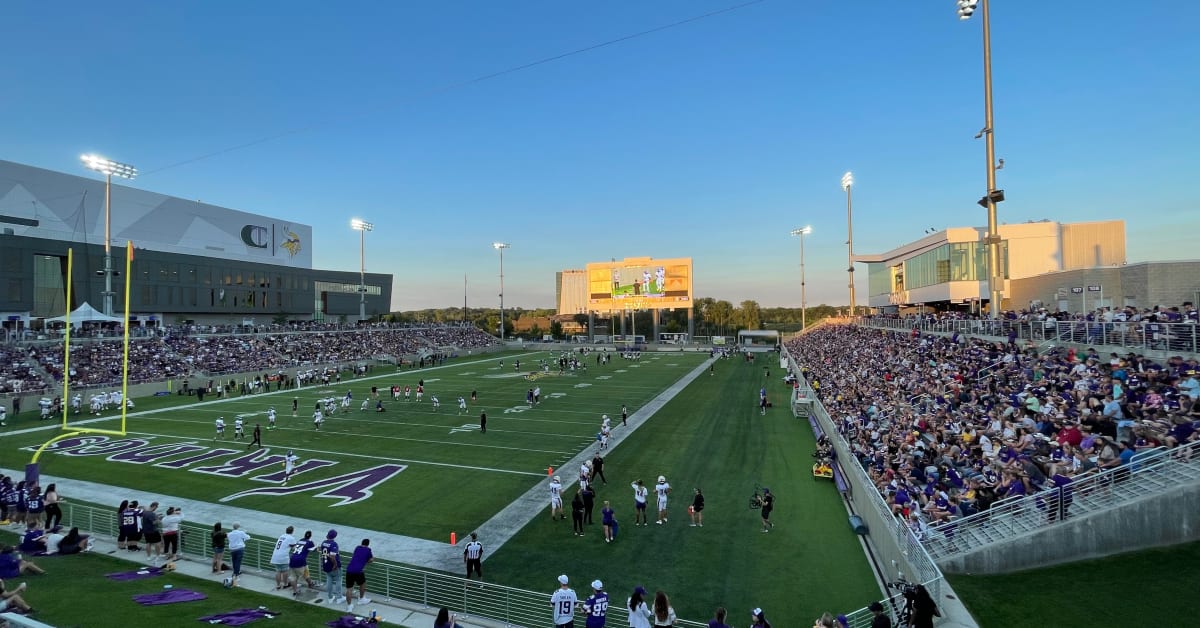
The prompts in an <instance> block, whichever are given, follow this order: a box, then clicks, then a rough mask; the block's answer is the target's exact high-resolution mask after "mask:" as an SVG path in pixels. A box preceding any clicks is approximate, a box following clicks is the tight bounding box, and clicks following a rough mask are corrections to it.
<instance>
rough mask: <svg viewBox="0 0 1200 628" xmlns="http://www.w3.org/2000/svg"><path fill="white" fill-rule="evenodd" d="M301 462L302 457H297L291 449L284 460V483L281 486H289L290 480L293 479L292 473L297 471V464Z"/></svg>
mask: <svg viewBox="0 0 1200 628" xmlns="http://www.w3.org/2000/svg"><path fill="white" fill-rule="evenodd" d="M299 460H300V456H297V455H296V454H295V453H293V452H292V450H290V449H289V450H288V452H287V455H286V456H284V458H283V483H282V484H280V486H287V483H288V480H290V479H291V478H292V473H294V472H295V471H296V463H297V462H299Z"/></svg>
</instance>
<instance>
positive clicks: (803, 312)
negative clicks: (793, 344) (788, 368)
mask: <svg viewBox="0 0 1200 628" xmlns="http://www.w3.org/2000/svg"><path fill="white" fill-rule="evenodd" d="M810 233H812V227H801V228H799V229H792V235H794V236H800V329H805V328H807V327H808V303H807V301H808V299H807V295H805V293H804V236H806V235H808V234H810Z"/></svg>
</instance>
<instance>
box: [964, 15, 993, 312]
mask: <svg viewBox="0 0 1200 628" xmlns="http://www.w3.org/2000/svg"><path fill="white" fill-rule="evenodd" d="M990 4H991V3H989V2H988V1H987V0H958V19H960V20H969V19H971V16H972V15H973V14H974V13H975V9H976V7H978V8H979V9H980V14H981V16H980V17H981V18H982V20H983V128H982V129H981V130H980V131H979V133H977V134H976V135H975V139H979V138H980V137H982V138H984V144H985V151H986V152H987V195H986V196H984V197H983V198H981V199H979V204H980V205H981V206H983V207H985V208H986V209H987V221H988V227H987V228H988V230H987V237H985V238H984V243H986V244H987V248H988V293H989V295H988V298H989V301H990V302H989V304H988V317H989V318H999V317H1000V305H1001V302H1002V301H1003V299H1004V295H1003V290H1002V288H1001V287H1002V286H1003V285H1004V279H1003V275H1002V274H1001V272H1002V269H1001V268H1000V242H1001V240H1000V227H999V222H998V220H997V218H996V204H997V203H1000V202H1001V201H1003V200H1004V190H997V189H996V170H997V168H996V134H995V132H994V129H995V128H996V127H995V126H994V125H993V123H992V20H991V13H990V11H989V5H990Z"/></svg>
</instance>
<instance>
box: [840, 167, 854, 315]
mask: <svg viewBox="0 0 1200 628" xmlns="http://www.w3.org/2000/svg"><path fill="white" fill-rule="evenodd" d="M853 187H854V174H853V173H851V172H846V174H844V175H842V191H844V192H845V193H846V259H847V261H848V262H849V264H850V267H849V268H847V269H846V272H848V273H849V274H850V316H854V205H853V204H852V203H851V199H850V197H851V194H850V189H851V188H853Z"/></svg>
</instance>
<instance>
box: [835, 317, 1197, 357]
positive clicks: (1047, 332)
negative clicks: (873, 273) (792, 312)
mask: <svg viewBox="0 0 1200 628" xmlns="http://www.w3.org/2000/svg"><path fill="white" fill-rule="evenodd" d="M852 322H853V323H854V324H858V325H862V326H864V327H877V328H882V329H891V330H895V331H903V332H906V333H907V332H911V331H912V330H913V328H916V329H917V330H918V331H922V332H939V333H953V332H958V333H961V334H971V335H976V336H993V337H995V338H997V339H1005V340H1007V337H1008V335H1009V333H1010V332H1015V333H1016V337H1017V338H1018V339H1020V340H1028V341H1031V342H1040V343H1046V342H1059V343H1074V344H1080V345H1088V346H1094V347H1097V348H1100V347H1116V348H1124V349H1136V350H1138V351H1161V352H1163V353H1172V354H1185V353H1191V354H1200V325H1197V324H1195V323H1151V322H1147V321H1136V322H1121V321H1084V320H1068V321H1055V322H1053V323H1046V322H1045V321H1010V320H991V319H962V318H954V319H933V320H930V319H925V318H892V317H886V316H863V317H857V318H855V319H853V321H852Z"/></svg>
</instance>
